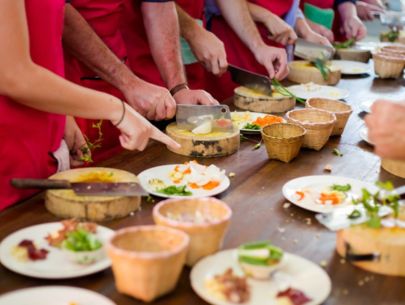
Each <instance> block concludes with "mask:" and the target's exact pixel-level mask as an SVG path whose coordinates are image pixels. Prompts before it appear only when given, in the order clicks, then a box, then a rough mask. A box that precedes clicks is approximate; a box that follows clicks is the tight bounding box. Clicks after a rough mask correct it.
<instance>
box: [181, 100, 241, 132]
mask: <svg viewBox="0 0 405 305" xmlns="http://www.w3.org/2000/svg"><path fill="white" fill-rule="evenodd" d="M176 123H177V127H179V128H181V129H185V130H189V131H192V132H193V133H196V134H206V133H210V132H212V131H225V132H232V131H233V128H234V127H233V124H232V119H231V112H230V110H229V107H228V106H227V105H177V112H176Z"/></svg>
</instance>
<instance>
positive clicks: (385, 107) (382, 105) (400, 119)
mask: <svg viewBox="0 0 405 305" xmlns="http://www.w3.org/2000/svg"><path fill="white" fill-rule="evenodd" d="M404 118H405V104H400V103H394V102H391V101H387V100H378V101H376V102H374V104H373V106H372V107H371V114H370V115H368V116H366V118H365V121H366V125H367V127H368V137H369V138H370V141H371V142H372V143H374V145H375V152H376V154H377V155H379V156H381V157H383V158H390V159H402V160H405V121H404Z"/></svg>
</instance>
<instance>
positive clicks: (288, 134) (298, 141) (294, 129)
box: [261, 123, 306, 163]
mask: <svg viewBox="0 0 405 305" xmlns="http://www.w3.org/2000/svg"><path fill="white" fill-rule="evenodd" d="M261 133H262V138H263V141H264V144H265V146H266V150H267V154H268V156H269V158H270V159H276V160H280V161H283V162H286V163H288V162H290V161H291V160H293V159H294V158H295V157H296V156H297V155H298V153H299V152H300V149H301V146H302V143H303V142H304V136H305V133H306V131H305V129H304V128H303V127H301V126H300V125H295V124H288V123H279V124H272V125H268V126H265V127H263V128H262V131H261Z"/></svg>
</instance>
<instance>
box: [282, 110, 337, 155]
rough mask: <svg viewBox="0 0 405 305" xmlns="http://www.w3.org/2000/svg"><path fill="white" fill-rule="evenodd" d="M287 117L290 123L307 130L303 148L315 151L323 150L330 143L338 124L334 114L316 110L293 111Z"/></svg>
mask: <svg viewBox="0 0 405 305" xmlns="http://www.w3.org/2000/svg"><path fill="white" fill-rule="evenodd" d="M286 116H287V121H288V122H289V123H293V124H298V125H301V126H302V127H304V128H305V129H306V131H307V132H306V134H305V136H304V143H303V147H307V148H311V149H315V150H321V149H322V147H323V146H324V145H325V144H326V142H328V140H329V137H330V136H331V134H332V131H333V127H334V126H335V122H336V116H335V115H334V114H333V113H331V112H328V111H325V110H320V109H314V108H305V109H298V110H291V111H289V112H287V115H286Z"/></svg>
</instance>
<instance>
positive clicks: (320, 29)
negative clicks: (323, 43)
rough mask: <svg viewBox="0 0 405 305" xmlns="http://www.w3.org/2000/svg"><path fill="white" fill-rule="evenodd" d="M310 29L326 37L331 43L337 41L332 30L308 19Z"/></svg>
mask: <svg viewBox="0 0 405 305" xmlns="http://www.w3.org/2000/svg"><path fill="white" fill-rule="evenodd" d="M306 21H307V23H308V25H309V27H310V28H311V29H312V30H313V31H314V32H315V33H318V34H319V35H321V36H323V37H325V38H326V39H328V40H329V42H330V43H333V42H334V41H335V35H334V34H333V32H332V31H331V30H329V29H328V28H326V27H324V26H323V25H320V24H317V23H314V22H312V21H310V20H308V19H306Z"/></svg>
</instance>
